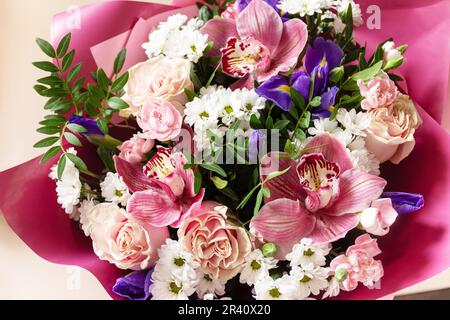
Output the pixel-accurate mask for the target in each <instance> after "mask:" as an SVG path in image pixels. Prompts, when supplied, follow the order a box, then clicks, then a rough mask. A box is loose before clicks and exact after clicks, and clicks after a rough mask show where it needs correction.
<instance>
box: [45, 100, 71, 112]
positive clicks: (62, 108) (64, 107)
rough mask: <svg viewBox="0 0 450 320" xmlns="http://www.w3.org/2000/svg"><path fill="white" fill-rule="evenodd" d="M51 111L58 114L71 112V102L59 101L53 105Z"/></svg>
mask: <svg viewBox="0 0 450 320" xmlns="http://www.w3.org/2000/svg"><path fill="white" fill-rule="evenodd" d="M50 110H52V111H53V112H56V113H65V112H68V111H70V102H69V101H58V102H56V103H55V104H53V105H51V108H50Z"/></svg>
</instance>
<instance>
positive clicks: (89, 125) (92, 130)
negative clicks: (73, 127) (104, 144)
mask: <svg viewBox="0 0 450 320" xmlns="http://www.w3.org/2000/svg"><path fill="white" fill-rule="evenodd" d="M69 123H73V124H78V125H80V126H82V127H83V128H85V129H86V130H87V132H85V133H83V134H82V135H83V136H103V135H104V134H103V132H102V131H101V130H100V128H99V127H98V124H97V121H95V120H93V119H89V118H83V117H79V116H76V115H73V116H72V117H70V119H69Z"/></svg>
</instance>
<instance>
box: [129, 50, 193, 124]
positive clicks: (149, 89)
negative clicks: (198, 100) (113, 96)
mask: <svg viewBox="0 0 450 320" xmlns="http://www.w3.org/2000/svg"><path fill="white" fill-rule="evenodd" d="M191 68H192V66H191V63H190V62H189V61H188V60H186V59H181V58H168V57H165V56H162V55H161V56H158V57H156V58H152V59H150V60H147V61H146V62H142V63H140V64H137V65H136V66H134V67H133V68H131V69H130V70H129V73H130V79H129V80H128V83H127V85H126V87H125V92H126V95H125V100H126V101H127V102H128V103H129V105H130V108H129V109H127V110H125V111H124V112H122V113H121V115H123V116H129V115H134V116H137V115H138V113H139V111H140V108H141V107H142V106H143V105H144V104H146V103H148V102H149V101H153V100H155V99H160V100H166V101H168V102H171V103H172V104H173V105H174V106H175V107H176V108H177V109H178V111H179V112H180V113H181V114H183V111H184V105H185V104H186V103H187V102H188V98H187V96H186V94H185V89H189V90H193V89H194V85H193V84H192V81H191Z"/></svg>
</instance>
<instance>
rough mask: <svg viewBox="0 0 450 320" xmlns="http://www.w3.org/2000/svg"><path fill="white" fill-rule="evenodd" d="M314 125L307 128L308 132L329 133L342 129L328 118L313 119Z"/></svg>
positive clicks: (316, 133)
mask: <svg viewBox="0 0 450 320" xmlns="http://www.w3.org/2000/svg"><path fill="white" fill-rule="evenodd" d="M313 125H314V127H311V128H309V129H308V132H309V134H310V135H312V136H318V135H321V134H323V133H331V134H333V133H334V132H337V131H340V130H342V129H341V128H339V124H338V122H337V121H334V120H330V119H329V118H323V119H315V120H314V121H313Z"/></svg>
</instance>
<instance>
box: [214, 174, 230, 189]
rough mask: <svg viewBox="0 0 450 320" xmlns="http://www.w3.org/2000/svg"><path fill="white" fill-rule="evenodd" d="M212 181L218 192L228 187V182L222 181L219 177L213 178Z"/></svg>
mask: <svg viewBox="0 0 450 320" xmlns="http://www.w3.org/2000/svg"><path fill="white" fill-rule="evenodd" d="M211 181H212V182H213V183H214V185H215V186H216V188H217V189H218V190H223V189H225V188H226V187H227V186H228V181H226V180H223V179H220V178H219V177H212V178H211Z"/></svg>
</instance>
